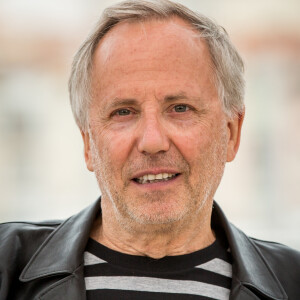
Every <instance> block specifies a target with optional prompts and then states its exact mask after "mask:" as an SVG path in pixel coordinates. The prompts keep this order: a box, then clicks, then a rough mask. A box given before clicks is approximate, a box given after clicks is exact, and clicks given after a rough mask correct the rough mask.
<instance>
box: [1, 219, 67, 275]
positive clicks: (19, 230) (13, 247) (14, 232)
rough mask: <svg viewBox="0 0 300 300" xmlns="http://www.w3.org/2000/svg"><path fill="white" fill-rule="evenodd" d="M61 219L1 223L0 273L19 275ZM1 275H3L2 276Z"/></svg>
mask: <svg viewBox="0 0 300 300" xmlns="http://www.w3.org/2000/svg"><path fill="white" fill-rule="evenodd" d="M60 223H61V222H60V221H46V222H39V223H30V222H7V223H2V224H0V275H1V273H5V274H10V275H11V276H13V274H14V275H17V274H16V273H18V272H19V271H21V270H22V269H23V268H24V266H25V265H26V264H27V263H28V261H29V260H30V258H31V256H32V254H33V253H34V252H35V251H36V250H37V249H38V248H39V247H40V245H41V244H42V243H43V242H44V240H45V239H46V238H47V237H48V236H49V235H50V234H51V233H52V232H53V230H55V229H56V228H57V226H59V225H60ZM0 277H1V276H0Z"/></svg>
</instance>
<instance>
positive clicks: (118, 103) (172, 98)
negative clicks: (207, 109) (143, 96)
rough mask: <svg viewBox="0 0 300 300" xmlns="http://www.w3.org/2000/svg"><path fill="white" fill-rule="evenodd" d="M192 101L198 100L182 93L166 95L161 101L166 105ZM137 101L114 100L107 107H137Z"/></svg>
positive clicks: (127, 99)
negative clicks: (179, 101) (180, 101)
mask: <svg viewBox="0 0 300 300" xmlns="http://www.w3.org/2000/svg"><path fill="white" fill-rule="evenodd" d="M187 99H189V100H193V101H195V100H196V101H199V100H200V98H194V97H193V98H190V97H188V96H187V95H186V94H185V93H184V92H180V93H178V94H174V95H172V94H169V95H166V96H165V97H164V99H163V101H164V102H168V103H172V102H176V101H178V100H187ZM137 104H138V101H137V100H136V99H134V98H125V99H122V98H118V97H116V98H114V99H113V101H112V102H111V103H110V104H109V105H108V106H109V108H110V109H114V108H118V107H120V106H131V105H137Z"/></svg>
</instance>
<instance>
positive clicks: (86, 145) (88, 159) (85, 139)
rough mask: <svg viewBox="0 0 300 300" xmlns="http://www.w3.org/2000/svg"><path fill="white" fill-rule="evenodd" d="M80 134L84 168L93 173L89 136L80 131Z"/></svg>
mask: <svg viewBox="0 0 300 300" xmlns="http://www.w3.org/2000/svg"><path fill="white" fill-rule="evenodd" d="M80 133H81V136H82V139H83V144H84V158H85V163H86V167H87V168H88V170H89V171H91V172H94V166H93V157H92V152H91V148H90V135H89V133H88V132H84V131H82V130H80Z"/></svg>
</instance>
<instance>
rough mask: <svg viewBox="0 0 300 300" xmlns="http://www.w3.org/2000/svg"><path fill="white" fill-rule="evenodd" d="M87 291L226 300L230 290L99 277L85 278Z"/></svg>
mask: <svg viewBox="0 0 300 300" xmlns="http://www.w3.org/2000/svg"><path fill="white" fill-rule="evenodd" d="M85 286H86V289H87V290H97V289H113V290H132V291H142V292H159V293H178V294H191V295H201V296H206V297H211V298H216V299H219V300H228V299H229V293H230V290H229V289H226V288H223V287H220V286H217V285H212V284H208V283H203V282H198V281H190V280H170V279H161V278H151V277H129V276H101V277H85Z"/></svg>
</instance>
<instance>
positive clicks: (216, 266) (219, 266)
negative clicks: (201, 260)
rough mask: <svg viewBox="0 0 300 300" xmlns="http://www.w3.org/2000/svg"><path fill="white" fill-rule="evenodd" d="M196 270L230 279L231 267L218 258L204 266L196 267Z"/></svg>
mask: <svg viewBox="0 0 300 300" xmlns="http://www.w3.org/2000/svg"><path fill="white" fill-rule="evenodd" d="M196 268H200V269H204V270H207V271H211V272H215V273H218V274H221V275H224V276H226V277H230V278H231V277H232V265H231V264H230V263H228V262H226V261H224V260H222V259H220V258H214V259H212V260H211V261H209V262H207V263H205V264H202V265H199V266H196Z"/></svg>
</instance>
